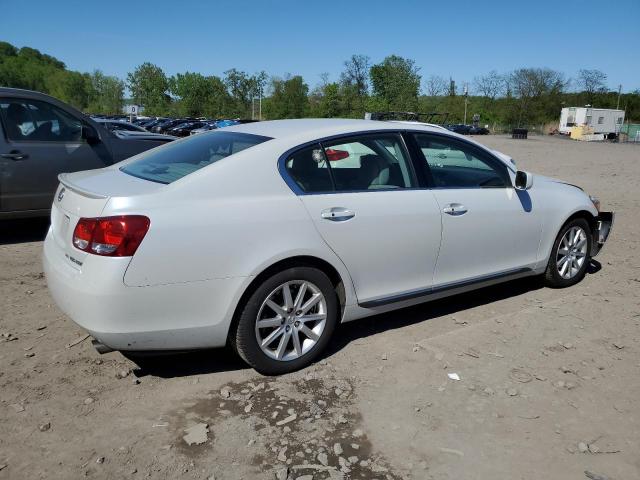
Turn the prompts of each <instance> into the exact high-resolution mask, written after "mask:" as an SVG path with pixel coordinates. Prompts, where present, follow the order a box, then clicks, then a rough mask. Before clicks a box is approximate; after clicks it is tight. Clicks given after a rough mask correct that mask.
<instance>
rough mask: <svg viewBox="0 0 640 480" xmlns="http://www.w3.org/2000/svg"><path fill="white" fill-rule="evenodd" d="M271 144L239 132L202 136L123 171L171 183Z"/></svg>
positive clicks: (155, 152)
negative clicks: (224, 160) (261, 145)
mask: <svg viewBox="0 0 640 480" xmlns="http://www.w3.org/2000/svg"><path fill="white" fill-rule="evenodd" d="M267 140H271V138H269V137H262V136H260V135H250V134H248V133H236V132H211V133H201V134H199V135H195V136H193V137H190V138H189V139H187V140H181V141H177V142H172V143H169V144H167V145H166V146H163V147H162V148H156V149H153V150H149V151H148V152H146V153H144V154H142V156H141V157H140V158H139V159H138V160H135V161H133V162H131V163H128V164H127V165H124V166H122V167H120V170H121V171H123V172H125V173H128V174H129V175H133V176H134V177H138V178H143V179H145V180H150V181H152V182H158V183H171V182H175V181H176V180H179V179H181V178H182V177H185V176H187V175H189V174H190V173H193V172H195V171H196V170H200V169H201V168H202V167H206V166H207V165H211V164H212V163H214V162H217V161H218V160H221V159H223V158H225V157H228V156H230V155H233V154H234V153H238V152H241V151H242V150H245V149H247V148H250V147H253V146H255V145H258V144H260V143H262V142H266V141H267Z"/></svg>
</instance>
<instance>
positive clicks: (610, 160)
mask: <svg viewBox="0 0 640 480" xmlns="http://www.w3.org/2000/svg"><path fill="white" fill-rule="evenodd" d="M480 140H481V141H482V142H484V143H486V144H487V145H490V146H491V147H493V148H497V149H499V150H501V151H504V152H506V153H508V154H511V155H513V157H514V158H516V159H517V161H518V165H519V166H520V167H521V168H523V169H527V170H532V171H535V172H539V173H542V174H546V175H550V176H555V177H561V178H563V179H565V180H567V181H569V182H571V183H575V184H578V185H581V186H583V187H584V188H585V189H586V190H587V191H588V192H590V193H592V194H595V195H597V196H599V197H600V198H601V200H602V204H603V208H605V209H614V210H616V212H617V219H616V225H615V228H614V232H613V234H612V238H611V239H610V240H609V243H608V244H607V246H606V248H605V249H604V251H603V252H602V254H601V255H600V256H598V258H597V263H594V265H593V268H592V269H591V272H590V274H589V275H588V276H587V278H586V279H585V280H584V281H583V282H582V283H581V284H579V285H577V286H575V287H573V288H570V289H567V290H550V289H546V288H541V287H540V285H539V282H537V281H531V280H527V281H520V282H514V283H511V284H507V285H502V286H497V287H492V288H489V289H484V290H481V291H478V292H475V293H473V294H466V295H463V296H458V297H453V298H450V299H446V300H441V301H438V302H435V303H431V304H424V305H421V306H418V307H414V308H410V309H405V310H402V311H398V312H395V313H392V314H388V315H384V316H379V317H375V318H372V319H368V320H362V321H359V322H355V323H350V324H348V325H344V326H342V327H341V328H339V329H338V331H337V332H336V333H337V334H336V336H335V338H334V340H333V342H332V344H331V347H330V349H329V352H328V353H327V354H326V355H325V356H324V357H323V360H322V361H320V362H319V363H317V364H315V365H314V366H312V367H310V368H308V369H306V370H304V371H301V372H298V373H296V374H293V375H287V376H284V377H280V378H266V377H261V376H260V375H258V374H256V373H255V372H254V371H252V370H249V369H247V368H246V367H245V366H244V365H243V364H242V363H241V362H240V361H239V360H237V359H236V358H235V357H234V356H233V355H232V354H231V353H229V352H227V351H213V352H201V353H198V354H189V355H181V356H171V357H165V358H163V359H149V360H147V361H145V362H142V365H140V366H138V365H136V364H134V363H132V362H130V361H129V360H127V359H125V358H124V357H122V356H121V355H120V354H119V353H110V354H107V355H103V356H100V355H98V354H97V353H96V352H95V351H94V350H93V348H92V347H91V344H90V342H89V341H88V340H84V341H82V342H80V343H77V344H75V345H73V344H74V343H75V341H76V340H78V339H81V338H82V336H83V332H82V331H81V330H80V329H79V328H77V327H76V326H75V325H74V324H72V323H71V322H70V321H69V320H68V319H67V318H66V317H65V316H64V315H63V314H62V313H61V312H60V311H59V310H58V309H57V308H56V306H55V305H54V304H53V303H52V300H51V298H50V296H49V294H48V292H47V287H46V283H45V279H44V278H43V274H42V268H41V264H40V256H41V248H42V242H41V240H42V237H43V236H44V233H45V231H46V223H44V222H38V221H35V222H34V221H29V222H11V223H4V224H0V299H1V302H2V303H1V305H0V306H1V310H0V334H1V335H2V336H1V337H0V412H1V413H0V479H2V480H3V479H22V478H28V479H35V478H47V479H51V478H64V479H70V478H81V477H85V476H86V477H91V478H145V477H150V478H184V479H208V478H215V479H241V478H242V479H273V478H280V479H285V478H287V475H288V478H292V479H300V478H301V479H304V480H311V479H323V478H331V479H337V478H357V479H373V478H376V479H385V478H386V479H399V478H412V479H456V480H458V479H536V480H538V479H585V478H590V479H600V480H602V479H610V480H622V479H627V480H632V479H638V478H640V401H639V399H640V342H639V340H640V333H639V326H640V308H639V305H640V295H638V293H639V290H640V270H639V266H640V253H639V252H640V243H639V241H638V239H639V238H640V215H639V214H638V212H639V211H640V194H639V193H638V192H639V191H640V148H638V147H637V146H633V145H615V144H587V143H577V142H573V141H570V140H565V139H558V138H544V137H534V138H531V139H529V140H511V139H508V138H506V137H481V138H480ZM448 373H457V374H458V375H459V376H460V381H455V380H451V379H449V377H448V375H447V374H448ZM187 440H188V441H189V442H190V443H191V445H189V444H188V443H187ZM200 442H202V443H200ZM341 472H342V473H341Z"/></svg>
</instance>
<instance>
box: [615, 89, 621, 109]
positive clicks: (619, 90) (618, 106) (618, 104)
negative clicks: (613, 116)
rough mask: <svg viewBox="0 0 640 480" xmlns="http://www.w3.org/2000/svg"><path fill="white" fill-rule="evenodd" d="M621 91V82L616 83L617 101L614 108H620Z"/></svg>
mask: <svg viewBox="0 0 640 480" xmlns="http://www.w3.org/2000/svg"><path fill="white" fill-rule="evenodd" d="M621 93H622V84H620V85H618V103H616V110H620V94H621Z"/></svg>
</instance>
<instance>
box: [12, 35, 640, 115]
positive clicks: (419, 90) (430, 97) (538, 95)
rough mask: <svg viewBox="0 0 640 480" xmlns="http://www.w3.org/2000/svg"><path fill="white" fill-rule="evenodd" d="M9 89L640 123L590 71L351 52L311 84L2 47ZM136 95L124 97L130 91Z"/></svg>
mask: <svg viewBox="0 0 640 480" xmlns="http://www.w3.org/2000/svg"><path fill="white" fill-rule="evenodd" d="M0 86H7V87H16V88H26V89H30V90H37V91H41V92H44V93H48V94H50V95H53V96H55V97H57V98H59V99H61V100H63V101H65V102H68V103H70V104H72V105H73V106H75V107H76V108H78V109H80V110H82V111H85V112H88V113H102V114H117V113H121V112H122V108H123V106H124V104H125V103H134V104H138V105H143V106H144V107H145V114H147V115H159V116H160V115H162V116H192V117H200V116H204V117H209V118H237V117H240V118H251V117H255V116H257V114H258V109H259V107H258V103H259V102H258V100H257V99H259V98H260V99H262V101H261V111H262V116H263V118H265V119H278V118H300V117H351V118H362V117H363V115H364V112H371V111H414V112H434V111H437V112H448V113H449V121H450V122H461V121H462V120H463V117H464V108H465V101H466V104H467V111H468V116H467V120H468V121H470V119H471V118H472V115H473V114H479V115H480V123H482V124H485V123H487V124H497V125H503V126H526V125H532V124H542V123H545V122H551V121H557V119H558V117H559V113H560V109H561V108H562V107H563V106H582V105H585V104H589V105H592V106H594V107H600V108H615V107H616V106H617V105H618V104H619V106H620V108H622V109H625V110H626V111H627V118H629V119H631V120H638V119H640V91H638V90H636V91H634V92H632V93H624V94H621V95H618V91H611V90H609V89H608V86H607V76H606V74H605V73H603V72H600V71H599V70H588V69H583V70H580V71H579V72H578V75H577V77H576V78H575V79H569V78H567V77H566V76H565V74H564V73H562V72H559V71H556V70H552V69H549V68H520V69H516V70H514V71H512V72H507V73H499V72H497V71H491V72H489V73H487V74H484V75H479V76H477V77H475V78H474V79H473V81H472V82H469V83H467V84H464V83H463V84H461V83H456V82H455V81H453V80H452V79H445V78H443V77H440V76H437V75H430V76H423V75H422V73H421V69H420V67H418V66H417V65H416V63H415V61H413V60H411V59H408V58H403V57H401V56H398V55H390V56H388V57H386V58H385V59H384V60H382V61H381V62H380V63H377V64H372V62H371V59H370V58H369V57H367V56H365V55H352V56H351V57H350V58H349V59H347V60H346V61H345V62H344V64H343V69H342V71H341V72H340V73H339V74H338V75H337V76H336V80H333V81H332V80H331V75H330V74H329V73H323V74H322V75H320V78H319V82H318V83H317V85H315V86H313V88H312V87H310V86H309V84H308V83H307V81H305V79H304V78H303V77H301V76H300V75H286V76H284V77H277V76H270V75H268V74H267V73H266V72H264V71H262V72H258V73H253V74H251V73H247V72H243V71H240V70H237V69H230V70H227V71H226V72H224V74H223V75H222V76H216V75H202V74H200V73H197V72H185V73H178V74H175V75H172V76H168V75H167V74H166V73H165V72H164V71H163V70H162V69H161V68H160V67H158V66H157V65H154V64H151V63H148V62H146V63H143V64H141V65H139V66H138V67H137V68H136V69H135V70H134V71H133V72H130V73H129V74H128V75H127V78H126V80H122V79H119V78H117V77H114V76H109V75H105V74H104V73H103V72H101V71H100V70H95V71H94V72H92V73H81V72H76V71H73V70H69V69H67V68H66V66H65V64H64V63H63V62H62V61H60V60H58V59H56V58H54V57H52V56H49V55H46V54H43V53H41V52H39V51H38V50H35V49H33V48H29V47H23V48H16V47H14V46H13V45H11V44H9V43H7V42H0ZM127 90H128V92H129V95H130V98H128V99H125V92H127Z"/></svg>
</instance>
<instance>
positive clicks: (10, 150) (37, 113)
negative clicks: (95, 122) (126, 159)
mask: <svg viewBox="0 0 640 480" xmlns="http://www.w3.org/2000/svg"><path fill="white" fill-rule="evenodd" d="M0 119H1V121H2V124H3V129H4V134H5V137H4V143H3V144H0V149H1V151H0V158H1V159H2V176H1V177H0V192H1V194H2V200H1V203H0V208H1V209H2V211H3V212H15V211H29V210H48V209H49V208H51V203H52V201H53V194H54V192H55V190H56V187H57V185H58V180H57V177H58V174H60V173H62V172H74V171H78V170H88V169H94V168H101V167H104V166H106V165H108V164H109V163H110V159H111V156H110V154H109V152H108V150H107V148H106V146H105V145H104V144H103V143H98V144H97V145H89V144H88V143H86V142H85V141H84V140H83V139H82V120H81V119H79V118H76V117H75V116H74V115H72V114H71V113H69V112H67V111H66V110H63V109H61V108H59V107H57V106H55V105H52V104H50V103H48V102H45V101H41V100H32V99H21V98H4V99H0Z"/></svg>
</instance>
